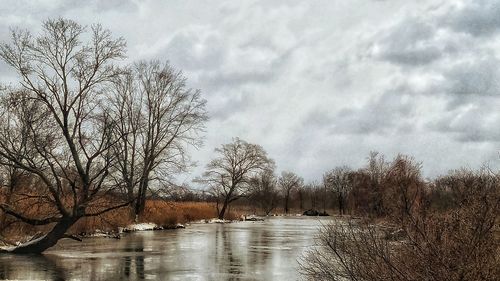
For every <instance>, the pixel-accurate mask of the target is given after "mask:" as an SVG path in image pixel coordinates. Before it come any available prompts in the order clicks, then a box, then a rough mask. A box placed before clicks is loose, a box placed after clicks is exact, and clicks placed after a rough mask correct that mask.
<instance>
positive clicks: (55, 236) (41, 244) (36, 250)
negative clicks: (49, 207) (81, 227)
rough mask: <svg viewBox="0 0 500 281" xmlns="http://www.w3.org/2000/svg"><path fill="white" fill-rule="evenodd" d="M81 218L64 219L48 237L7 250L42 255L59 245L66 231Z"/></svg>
mask: <svg viewBox="0 0 500 281" xmlns="http://www.w3.org/2000/svg"><path fill="white" fill-rule="evenodd" d="M78 219H79V218H73V217H69V218H63V219H61V221H59V222H58V223H57V224H56V225H55V226H54V228H52V230H51V231H50V232H49V233H47V234H46V235H44V236H42V237H40V238H37V239H35V240H32V241H29V242H26V243H24V244H22V245H19V246H17V247H13V248H11V249H7V250H6V252H9V253H14V254H40V253H42V252H44V251H45V250H47V249H48V248H50V247H52V246H54V245H56V244H57V241H59V240H60V239H61V238H64V237H65V236H66V235H65V234H66V231H67V230H68V229H69V228H70V227H71V226H72V225H73V224H74V223H75V222H76V221H78Z"/></svg>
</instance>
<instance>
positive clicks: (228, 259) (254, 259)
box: [0, 218, 320, 281]
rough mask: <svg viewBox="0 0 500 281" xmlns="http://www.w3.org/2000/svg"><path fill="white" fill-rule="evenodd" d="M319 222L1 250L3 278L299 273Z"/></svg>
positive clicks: (278, 221) (290, 276) (209, 227)
mask: <svg viewBox="0 0 500 281" xmlns="http://www.w3.org/2000/svg"><path fill="white" fill-rule="evenodd" d="M319 225H320V221H318V220H317V219H315V218H273V219H269V220H267V221H265V222H241V223H233V224H225V225H222V224H199V225H191V226H190V227H188V228H186V229H183V230H175V231H155V232H140V233H132V234H128V235H126V236H124V237H123V238H122V239H120V240H114V239H106V238H93V239H86V240H85V241H84V242H82V243H78V242H75V241H62V242H61V243H60V244H59V245H58V246H57V247H56V248H54V249H52V250H50V251H48V252H47V253H46V254H45V255H42V256H10V255H3V256H2V255H0V280H2V279H18V280H32V279H41V280H287V281H290V280H296V279H297V277H298V276H297V261H296V260H297V257H298V256H299V255H300V254H301V253H302V252H303V251H304V249H305V248H306V247H307V246H309V245H312V244H313V236H314V235H315V234H316V233H317V230H318V226H319Z"/></svg>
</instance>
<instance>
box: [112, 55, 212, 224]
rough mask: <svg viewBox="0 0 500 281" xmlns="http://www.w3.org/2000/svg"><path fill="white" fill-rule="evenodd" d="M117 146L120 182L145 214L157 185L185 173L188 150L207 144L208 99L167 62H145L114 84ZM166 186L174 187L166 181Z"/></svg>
mask: <svg viewBox="0 0 500 281" xmlns="http://www.w3.org/2000/svg"><path fill="white" fill-rule="evenodd" d="M114 92H115V97H114V100H113V104H114V117H115V118H116V122H117V124H118V130H117V131H116V133H117V134H118V135H121V136H123V137H122V138H121V140H120V142H118V145H117V146H116V147H115V153H116V157H117V160H118V170H119V175H120V177H119V178H118V179H117V181H118V182H123V183H124V184H125V189H126V192H127V194H128V197H129V199H130V200H135V207H134V210H135V214H136V215H139V214H140V213H141V212H142V211H143V210H144V206H145V202H146V193H147V191H148V188H149V187H150V183H151V181H156V182H158V181H163V182H165V181H167V180H168V179H171V178H172V175H175V174H176V173H178V172H181V171H185V170H186V168H187V166H188V164H189V163H190V162H189V158H188V155H187V153H186V149H187V147H188V146H189V145H191V146H194V147H198V146H200V145H201V137H200V132H202V131H203V129H204V123H205V121H206V120H207V113H206V110H205V100H203V99H202V98H201V96H200V92H199V91H198V90H193V89H191V88H188V87H186V79H185V78H184V77H183V76H182V73H181V72H179V71H176V70H174V69H173V68H172V67H171V66H169V65H168V64H167V63H165V64H162V63H160V62H158V61H151V62H140V63H137V64H135V65H134V66H133V67H131V68H130V69H129V70H128V71H127V72H126V73H125V74H124V75H122V76H121V77H120V79H117V81H116V83H115V84H114ZM163 185H164V186H165V185H166V186H171V184H170V183H168V182H166V184H163Z"/></svg>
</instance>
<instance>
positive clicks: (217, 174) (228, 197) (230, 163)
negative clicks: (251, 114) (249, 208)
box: [197, 138, 274, 219]
mask: <svg viewBox="0 0 500 281" xmlns="http://www.w3.org/2000/svg"><path fill="white" fill-rule="evenodd" d="M215 152H217V154H218V157H217V158H215V159H213V160H212V161H210V162H209V163H208V165H207V168H206V171H205V173H204V174H203V176H202V177H201V178H199V179H197V181H199V182H201V183H205V184H208V185H209V186H210V188H211V189H212V191H213V193H214V195H215V196H216V197H217V205H219V200H222V209H220V210H218V217H219V219H224V215H225V213H226V210H227V208H228V206H229V204H230V203H232V202H234V201H235V200H238V199H240V198H242V197H245V196H247V195H248V194H249V192H250V191H251V188H250V182H251V179H252V178H253V177H255V176H256V175H257V174H258V173H259V172H262V171H265V170H272V169H273V167H274V162H273V161H272V160H271V159H270V158H268V157H267V153H266V152H265V151H264V149H263V148H262V146H260V145H257V144H252V143H248V142H246V141H243V140H241V139H239V138H235V139H234V140H233V142H232V143H228V144H223V145H222V146H221V147H220V148H216V149H215Z"/></svg>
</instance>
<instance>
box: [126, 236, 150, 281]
mask: <svg viewBox="0 0 500 281" xmlns="http://www.w3.org/2000/svg"><path fill="white" fill-rule="evenodd" d="M136 238H137V239H136V240H134V242H133V243H131V244H129V247H126V248H125V251H126V252H129V253H131V255H127V256H125V257H124V258H123V263H122V272H123V277H126V278H122V279H128V280H130V279H138V280H144V277H145V275H144V266H145V264H144V237H142V236H137V237H136ZM134 272H135V275H136V276H135V277H136V278H133V273H134Z"/></svg>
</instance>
